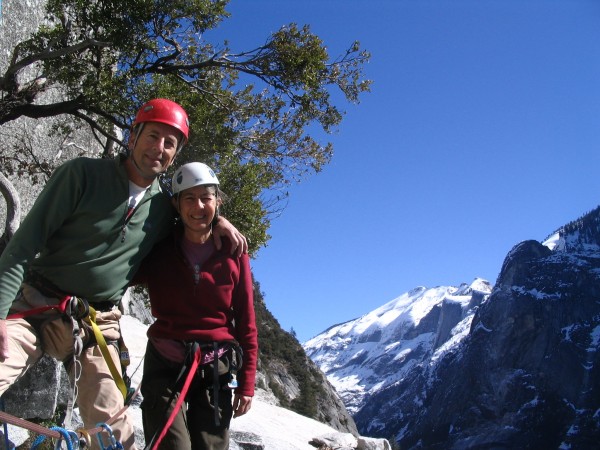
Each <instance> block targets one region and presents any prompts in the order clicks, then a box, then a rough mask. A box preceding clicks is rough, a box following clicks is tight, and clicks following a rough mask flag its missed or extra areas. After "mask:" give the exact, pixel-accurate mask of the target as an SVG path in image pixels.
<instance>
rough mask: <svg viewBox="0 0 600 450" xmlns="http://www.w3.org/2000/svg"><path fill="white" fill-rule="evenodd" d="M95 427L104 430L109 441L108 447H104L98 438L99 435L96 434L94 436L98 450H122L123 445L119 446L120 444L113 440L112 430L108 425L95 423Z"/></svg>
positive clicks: (100, 438) (99, 437)
mask: <svg viewBox="0 0 600 450" xmlns="http://www.w3.org/2000/svg"><path fill="white" fill-rule="evenodd" d="M96 426H97V427H102V428H104V429H105V430H106V432H107V433H108V438H109V440H110V445H109V446H108V447H105V446H104V442H103V441H102V437H101V436H100V433H98V434H97V435H96V436H97V437H98V442H99V444H100V450H124V449H123V444H121V443H120V442H117V440H116V439H115V435H114V434H113V430H112V428H111V427H110V425H108V424H106V423H97V424H96Z"/></svg>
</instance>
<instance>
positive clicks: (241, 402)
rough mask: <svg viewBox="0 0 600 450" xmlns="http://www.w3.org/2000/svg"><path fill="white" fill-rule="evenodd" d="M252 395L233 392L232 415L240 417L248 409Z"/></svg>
mask: <svg viewBox="0 0 600 450" xmlns="http://www.w3.org/2000/svg"><path fill="white" fill-rule="evenodd" d="M251 406H252V397H249V396H248V395H240V394H235V396H234V397H233V417H234V418H235V417H240V416H243V415H244V414H246V413H247V412H248V411H250V407H251Z"/></svg>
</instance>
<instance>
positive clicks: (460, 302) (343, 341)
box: [303, 278, 492, 414]
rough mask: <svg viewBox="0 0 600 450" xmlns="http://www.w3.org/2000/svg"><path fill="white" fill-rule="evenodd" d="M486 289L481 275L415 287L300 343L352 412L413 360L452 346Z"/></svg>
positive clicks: (428, 357) (437, 354) (405, 370)
mask: <svg viewBox="0 0 600 450" xmlns="http://www.w3.org/2000/svg"><path fill="white" fill-rule="evenodd" d="M491 290H492V287H491V285H490V283H489V282H488V281H486V280H483V279H481V278H477V279H475V280H474V281H473V282H472V283H471V284H470V285H467V284H462V285H460V286H459V287H455V286H438V287H435V288H430V289H428V288H425V287H417V288H415V289H413V290H411V291H410V292H407V293H405V294H403V295H401V296H400V297H398V298H396V299H394V300H392V301H390V302H388V303H386V304H385V305H383V306H380V307H379V308H377V309H375V310H373V311H371V312H370V313H368V314H365V315H364V316H362V317H360V318H358V319H355V320H351V321H349V322H346V323H343V324H340V325H335V326H333V327H331V328H329V329H328V330H326V331H324V332H323V333H321V334H319V335H318V336H316V337H314V338H312V339H311V340H309V341H307V342H306V343H304V345H303V346H304V349H305V351H306V353H307V354H308V355H309V356H310V358H311V359H312V360H313V361H315V363H316V364H317V365H318V366H319V368H320V369H321V370H322V371H323V372H324V373H325V374H326V375H327V378H328V379H329V381H330V382H331V383H332V384H333V385H334V386H335V388H336V390H337V391H338V392H339V393H340V395H341V397H342V399H343V400H344V403H345V405H346V408H347V409H348V411H350V412H351V413H353V414H355V413H357V412H358V411H359V410H360V409H361V408H362V407H363V406H364V405H365V403H366V402H368V398H369V397H370V396H371V395H373V394H374V393H375V392H377V391H380V390H382V389H384V388H385V387H386V386H389V385H392V384H394V383H396V382H398V381H399V380H402V379H403V378H405V377H406V375H407V374H408V373H409V372H410V371H411V370H412V369H413V368H414V367H415V365H417V364H420V363H422V362H423V361H426V360H435V359H437V358H439V357H440V355H441V354H443V353H444V352H445V351H448V350H449V349H451V348H453V347H454V346H456V345H457V344H458V343H459V342H460V341H461V340H462V339H463V338H464V336H465V335H466V334H467V332H468V330H469V326H470V324H471V320H472V318H473V313H474V310H475V308H476V307H477V306H478V305H479V304H480V303H481V301H482V300H483V299H485V298H486V296H487V295H489V294H490V292H491Z"/></svg>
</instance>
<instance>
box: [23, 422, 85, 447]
mask: <svg viewBox="0 0 600 450" xmlns="http://www.w3.org/2000/svg"><path fill="white" fill-rule="evenodd" d="M50 429H51V430H53V431H58V432H59V433H60V434H61V435H62V439H64V440H65V442H66V443H67V450H73V441H72V440H71V435H74V437H73V439H74V442H77V445H79V442H78V437H77V434H76V433H74V432H72V431H67V430H65V429H64V428H61V427H52V428H50ZM45 439H46V436H44V435H40V436H38V437H37V439H36V440H35V441H34V442H33V445H32V446H31V450H35V449H36V448H38V447H39V445H40V444H41V443H42V442H44V440H45ZM62 439H60V440H59V441H58V442H60V441H61V440H62ZM59 448H60V447H59Z"/></svg>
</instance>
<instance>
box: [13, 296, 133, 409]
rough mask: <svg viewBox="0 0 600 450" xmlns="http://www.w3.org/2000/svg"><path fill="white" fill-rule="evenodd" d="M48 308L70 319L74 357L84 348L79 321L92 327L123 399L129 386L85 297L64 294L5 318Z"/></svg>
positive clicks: (21, 315)
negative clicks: (56, 301)
mask: <svg viewBox="0 0 600 450" xmlns="http://www.w3.org/2000/svg"><path fill="white" fill-rule="evenodd" d="M49 310H55V311H57V312H59V313H61V314H63V315H64V316H66V317H68V318H69V319H70V320H71V324H72V327H73V348H74V357H75V358H76V357H78V356H79V355H80V354H81V352H82V351H83V348H84V345H83V340H82V338H81V333H80V325H79V321H83V322H85V323H86V324H87V325H88V326H89V327H90V328H91V329H92V332H93V336H94V339H95V341H96V343H97V344H98V347H99V348H100V352H101V353H102V356H103V357H104V360H105V361H106V364H107V365H108V368H109V370H110V373H111V375H112V376H113V380H114V381H115V383H116V385H117V387H118V389H119V391H121V394H122V395H123V399H127V397H128V393H129V387H128V386H127V385H126V382H125V381H124V379H123V375H122V374H121V373H120V372H119V370H118V369H117V367H116V365H115V363H114V361H113V359H112V357H111V356H110V353H109V351H108V344H107V343H106V339H104V336H103V335H102V331H101V330H100V328H99V327H98V324H97V323H96V314H97V313H96V310H95V309H94V308H93V307H91V306H90V305H89V303H88V302H87V301H86V300H85V299H82V298H79V297H76V296H72V295H67V296H64V297H63V298H62V299H61V300H60V302H59V303H58V304H56V305H45V306H41V307H38V308H33V309H30V310H27V311H23V312H18V313H13V314H9V315H8V317H7V319H24V318H26V317H29V316H34V315H38V314H41V313H43V312H46V311H49ZM74 378H75V377H74Z"/></svg>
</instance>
